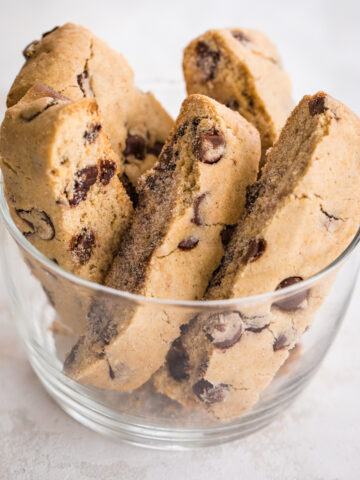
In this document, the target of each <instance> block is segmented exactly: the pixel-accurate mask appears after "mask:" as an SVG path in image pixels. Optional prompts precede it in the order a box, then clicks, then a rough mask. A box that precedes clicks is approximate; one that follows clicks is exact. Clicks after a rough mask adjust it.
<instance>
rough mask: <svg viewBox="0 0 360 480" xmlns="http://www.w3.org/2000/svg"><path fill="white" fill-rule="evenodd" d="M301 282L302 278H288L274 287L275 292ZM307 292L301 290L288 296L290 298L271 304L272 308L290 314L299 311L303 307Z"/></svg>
mask: <svg viewBox="0 0 360 480" xmlns="http://www.w3.org/2000/svg"><path fill="white" fill-rule="evenodd" d="M302 280H303V278H302V277H288V278H285V279H284V280H283V281H282V282H280V283H279V285H278V286H277V287H276V290H281V289H282V288H286V287H290V286H291V285H295V284H296V283H299V282H301V281H302ZM308 293H309V291H308V290H303V291H301V292H299V293H294V294H290V296H288V297H286V298H283V299H281V300H277V301H276V302H275V303H273V306H274V307H277V308H279V309H280V310H284V311H286V312H290V311H293V310H299V309H300V308H303V307H304V304H305V301H306V299H307V297H308Z"/></svg>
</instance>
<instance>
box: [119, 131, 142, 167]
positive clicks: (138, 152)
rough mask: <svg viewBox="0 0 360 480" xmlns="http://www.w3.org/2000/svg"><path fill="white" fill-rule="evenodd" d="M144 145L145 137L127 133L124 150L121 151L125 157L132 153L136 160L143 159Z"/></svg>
mask: <svg viewBox="0 0 360 480" xmlns="http://www.w3.org/2000/svg"><path fill="white" fill-rule="evenodd" d="M145 147H146V143H145V138H143V137H141V136H140V135H131V134H130V133H129V134H128V137H127V139H126V145H125V150H124V152H123V153H124V155H125V157H128V156H129V155H133V156H134V157H135V158H137V159H138V160H144V158H145Z"/></svg>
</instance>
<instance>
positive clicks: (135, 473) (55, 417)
mask: <svg viewBox="0 0 360 480" xmlns="http://www.w3.org/2000/svg"><path fill="white" fill-rule="evenodd" d="M66 21H73V22H76V23H81V24H83V25H85V26H87V27H89V28H90V29H92V30H93V31H94V33H96V34H97V35H99V36H101V37H103V38H104V39H105V40H107V41H108V42H109V43H110V44H111V45H112V46H113V47H114V48H117V49H118V50H120V51H121V52H122V53H124V54H125V55H126V56H127V58H128V60H129V61H130V63H131V65H132V66H133V68H134V70H135V72H136V78H137V80H138V83H140V84H143V83H144V82H145V81H148V80H156V81H158V80H174V81H178V80H181V78H182V76H181V67H180V65H181V57H182V49H183V47H184V46H185V45H186V44H187V43H188V42H189V41H190V40H191V39H192V38H193V37H194V36H196V35H198V34H200V33H202V32H203V31H205V30H206V29H208V28H216V27H226V26H244V27H252V28H258V29H262V30H264V31H265V32H266V33H267V34H268V35H269V36H270V37H271V38H272V39H273V41H274V42H275V43H276V44H277V46H278V47H279V49H280V52H281V55H282V58H283V61H284V65H285V68H286V69H287V70H288V71H289V73H290V74H291V77H292V80H293V84H294V97H295V100H299V99H300V97H301V96H302V95H303V94H305V93H315V91H317V90H320V89H322V90H325V91H328V92H329V93H330V94H332V95H333V96H335V97H337V98H339V99H340V100H342V101H343V102H345V103H347V104H348V105H349V106H350V107H351V108H352V109H353V110H354V111H355V112H357V113H358V114H359V113H360V29H359V24H360V2H359V1H344V0H343V1H342V2H339V1H330V0H328V1H316V0H313V1H308V0H302V1H300V0H299V1H297V2H292V1H278V0H277V1H276V0H272V1H266V0H258V1H255V0H247V1H246V2H245V1H230V0H228V1H226V0H216V1H213V0H207V1H203V0H201V1H196V0H193V1H189V0H178V1H173V2H171V1H170V0H168V1H163V0H158V1H156V0H153V1H148V2H146V1H136V0H133V1H110V0H107V1H100V0H97V1H94V0H87V1H82V0H80V1H76V0H73V1H69V0H61V1H60V0H59V1H57V2H54V1H49V0H48V1H25V0H24V1H12V2H11V3H9V2H8V1H4V0H0V101H1V107H0V112H1V111H3V107H4V98H5V95H6V92H7V91H8V89H9V87H10V85H11V82H12V79H13V78H14V76H15V75H16V73H17V71H18V70H19V68H20V67H21V65H22V62H23V59H22V56H21V53H20V52H21V51H22V49H23V48H24V46H25V45H26V44H27V43H29V42H30V41H32V40H33V39H36V38H38V37H39V36H40V34H41V33H42V32H44V31H46V30H49V29H51V28H52V27H54V26H55V25H61V24H62V23H64V22H66ZM359 293H360V285H359V284H358V287H357V289H356V291H355V298H354V299H353V302H352V305H351V307H350V309H349V312H348V315H347V318H346V320H345V323H344V326H343V328H342V330H341V331H340V334H339V336H338V338H337V339H336V341H335V344H334V346H333V348H332V350H331V352H330V353H329V355H328V356H327V358H326V360H325V362H324V364H323V366H322V368H321V370H320V371H319V373H318V375H317V376H316V378H315V380H314V381H313V383H312V384H311V385H310V387H309V388H308V389H307V390H306V392H305V393H304V394H303V395H302V396H301V397H300V398H299V399H298V401H297V402H296V403H295V404H294V406H293V407H291V408H290V409H289V410H288V411H287V412H285V413H284V414H283V415H282V416H281V417H280V418H279V419H277V420H276V421H275V422H274V423H273V424H272V425H271V426H270V427H268V428H267V429H265V430H263V431H261V432H259V433H257V434H255V435H253V436H251V437H249V438H246V439H244V440H241V441H238V442H235V443H233V444H230V445H224V446H221V447H217V448H210V449H206V450H201V451H194V452H183V453H168V452H153V451H146V450H142V449H137V448H134V447H130V446H125V445H121V444H116V443H114V442H112V441H110V440H108V439H106V438H102V437H100V436H99V435H97V434H95V433H93V432H90V431H88V430H86V429H85V428H84V427H82V426H80V425H78V424H76V423H75V421H73V420H71V419H70V418H68V417H67V416H66V415H65V414H64V413H63V412H62V411H60V409H59V408H58V407H57V406H56V405H55V404H54V403H53V402H52V400H50V399H49V398H48V397H47V395H46V393H45V392H44V391H43V390H42V388H41V387H40V384H39V382H38V381H37V379H36V377H35V375H34V374H33V373H32V371H31V369H30V367H29V365H28V363H27V361H26V359H25V356H24V353H23V351H22V347H21V344H20V342H19V340H18V338H17V336H16V332H15V327H14V324H13V321H12V319H11V317H10V314H9V311H8V305H7V301H6V293H5V292H4V287H3V283H2V282H1V279H0V479H1V480H3V479H4V480H5V479H6V480H8V479H11V480H13V479H19V480H23V479H26V480H27V479H31V480H32V479H34V480H43V479H44V480H45V479H46V480H48V479H50V480H52V479H54V480H57V479H59V480H60V479H61V480H64V479H65V480H70V479H71V480H72V479H89V480H90V479H102V480H113V479H114V480H115V479H129V480H132V479H134V480H135V479H136V480H137V479H139V480H140V479H141V480H143V479H144V480H148V479H156V480H162V479H168V478H171V479H175V480H177V479H179V480H180V479H181V480H183V479H186V478H191V479H192V478H193V479H199V480H203V479H206V480H208V479H211V480H217V479H219V480H220V479H223V478H224V479H229V480H232V479H233V478H237V479H245V480H262V479H270V480H280V479H281V480H282V479H290V480H305V479H306V480H339V479H341V480H343V479H344V480H357V479H359V478H360V428H359V424H360V401H359V400H360V376H359V371H360V354H359V351H360V349H359V343H360V325H359V319H358V317H359V310H360V301H359Z"/></svg>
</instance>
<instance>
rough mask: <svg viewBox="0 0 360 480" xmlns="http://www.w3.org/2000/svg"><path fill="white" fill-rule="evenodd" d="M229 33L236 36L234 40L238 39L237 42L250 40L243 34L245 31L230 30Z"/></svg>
mask: <svg viewBox="0 0 360 480" xmlns="http://www.w3.org/2000/svg"><path fill="white" fill-rule="evenodd" d="M231 33H232V36H233V37H234V38H236V40H238V41H239V42H242V43H247V42H250V38H249V37H248V36H247V35H245V33H243V32H231Z"/></svg>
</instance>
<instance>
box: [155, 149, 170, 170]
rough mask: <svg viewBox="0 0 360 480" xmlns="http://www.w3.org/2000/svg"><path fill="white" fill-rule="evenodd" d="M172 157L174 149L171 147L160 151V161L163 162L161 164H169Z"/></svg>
mask: <svg viewBox="0 0 360 480" xmlns="http://www.w3.org/2000/svg"><path fill="white" fill-rule="evenodd" d="M173 156H174V148H173V146H172V145H168V146H167V147H166V148H165V149H164V150H162V151H161V160H163V162H170V161H171V160H172V159H173ZM158 165H159V164H158ZM155 168H156V167H155Z"/></svg>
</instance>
